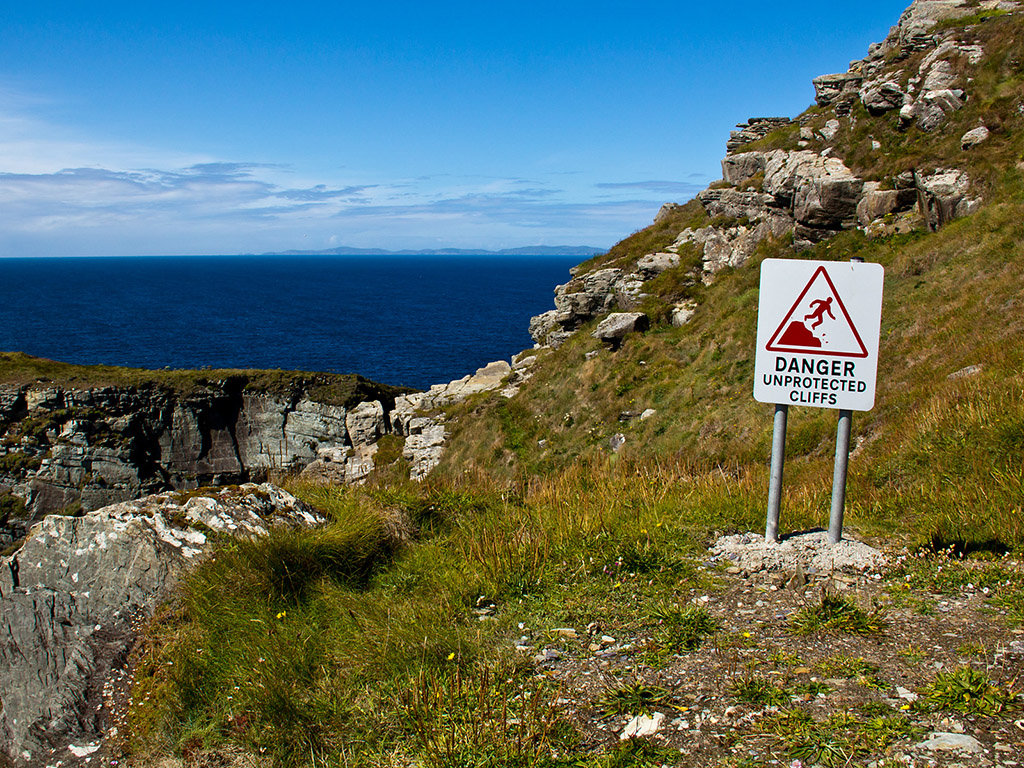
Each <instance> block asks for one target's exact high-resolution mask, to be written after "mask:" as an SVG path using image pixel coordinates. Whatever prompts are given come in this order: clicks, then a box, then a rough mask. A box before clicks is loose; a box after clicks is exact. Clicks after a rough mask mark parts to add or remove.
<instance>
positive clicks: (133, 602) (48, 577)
mask: <svg viewBox="0 0 1024 768" xmlns="http://www.w3.org/2000/svg"><path fill="white" fill-rule="evenodd" d="M322 522H323V518H321V517H320V516H319V515H318V514H317V513H315V512H314V511H313V510H311V509H310V508H309V507H307V506H306V505H304V504H303V503H302V502H300V501H299V500H298V499H296V498H295V497H293V496H292V495H291V494H289V493H287V492H286V491H283V490H281V489H280V488H277V487H275V486H272V485H260V486H257V485H252V484H250V485H243V486H241V487H239V488H236V489H225V490H223V491H220V492H214V493H213V494H212V495H211V496H192V497H189V498H183V496H181V495H178V494H165V495H157V496H150V497H147V498H144V499H138V500H135V501H131V502H125V503H121V504H116V505H113V506H109V507H104V508H102V509H99V510H97V511H95V512H91V513H89V514H87V515H85V516H83V517H62V516H58V515H49V516H47V517H45V518H44V519H43V520H42V521H41V522H40V523H39V524H38V525H36V526H35V527H34V528H33V529H32V532H31V535H30V536H29V537H28V539H27V540H26V541H25V544H24V546H23V547H22V548H21V549H20V550H19V551H17V552H16V553H15V554H14V555H12V556H10V557H4V558H0V637H2V638H3V642H0V691H3V698H2V701H3V705H2V707H0V753H3V754H5V755H6V756H7V757H9V758H10V759H12V760H13V761H14V762H15V763H16V764H17V763H21V762H28V761H30V760H32V759H33V758H34V757H36V756H37V755H38V754H39V753H41V752H46V751H47V750H50V749H53V748H56V747H58V746H60V745H62V744H64V743H66V742H67V740H68V739H69V738H72V737H79V736H83V735H88V736H95V735H96V734H97V728H98V726H99V723H98V722H97V720H96V713H95V711H93V710H90V709H89V707H90V706H94V705H95V704H96V702H90V701H88V700H87V699H88V697H89V696H90V694H91V692H95V691H97V690H99V689H100V687H101V685H100V683H101V682H102V681H101V678H102V676H103V675H104V674H105V673H106V672H108V671H109V670H110V669H111V667H112V666H116V665H118V664H120V663H121V662H123V656H124V653H125V652H126V649H127V643H128V640H129V638H130V634H131V630H130V624H131V621H132V620H133V619H134V618H136V617H138V616H139V615H145V614H147V613H148V612H150V611H151V610H152V607H153V606H154V604H155V602H156V601H157V600H158V599H159V598H160V597H161V596H162V595H164V594H165V593H166V591H167V590H168V589H169V588H170V587H171V586H172V585H173V584H174V583H175V580H176V579H177V577H178V576H179V574H180V573H181V572H182V569H183V568H185V567H186V566H187V564H188V563H190V562H192V561H194V560H195V559H196V558H197V557H199V556H200V555H201V554H202V552H203V551H204V550H205V549H206V547H207V545H208V536H207V533H206V532H205V531H211V530H212V531H217V532H221V533H225V534H232V535H245V536H259V535H264V534H266V532H267V531H268V530H269V528H270V526H271V525H274V524H286V525H296V526H309V525H317V524H320V523H322ZM87 710H88V711H87Z"/></svg>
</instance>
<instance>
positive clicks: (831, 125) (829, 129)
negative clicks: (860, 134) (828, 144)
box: [821, 119, 840, 141]
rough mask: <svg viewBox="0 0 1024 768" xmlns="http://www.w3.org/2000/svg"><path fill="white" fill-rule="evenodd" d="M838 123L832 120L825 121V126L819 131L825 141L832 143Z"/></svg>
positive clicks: (837, 129)
mask: <svg viewBox="0 0 1024 768" xmlns="http://www.w3.org/2000/svg"><path fill="white" fill-rule="evenodd" d="M839 125H840V124H839V121H838V120H835V119H832V120H828V121H826V123H825V125H824V126H823V127H822V129H821V135H822V137H823V138H824V139H825V141H832V139H834V138H835V137H836V134H838V133H839Z"/></svg>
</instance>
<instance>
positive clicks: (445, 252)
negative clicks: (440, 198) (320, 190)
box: [263, 245, 608, 257]
mask: <svg viewBox="0 0 1024 768" xmlns="http://www.w3.org/2000/svg"><path fill="white" fill-rule="evenodd" d="M607 250H608V249H607V248H594V247H592V246H588V245H528V246H524V247H523V248H505V249H504V250H501V251H487V250H484V249H482V248H480V249H476V250H472V249H466V248H437V249H429V248H428V249H423V250H419V251H386V250H383V249H381V248H349V247H347V246H341V247H339V248H328V249H327V250H323V251H272V252H270V253H265V254H263V255H264V256H580V257H587V256H594V255H596V254H598V253H605V252H606V251H607Z"/></svg>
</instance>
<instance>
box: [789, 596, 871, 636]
mask: <svg viewBox="0 0 1024 768" xmlns="http://www.w3.org/2000/svg"><path fill="white" fill-rule="evenodd" d="M789 627H790V629H791V630H792V631H793V632H794V633H796V634H798V635H812V634H817V633H842V634H850V635H874V634H878V633H880V632H882V631H883V630H884V629H885V621H884V620H883V619H882V617H881V616H880V614H879V612H878V611H877V610H874V611H870V612H868V611H865V610H864V609H863V608H861V607H860V606H859V605H857V603H856V602H854V601H853V600H852V599H851V598H848V597H845V596H843V595H837V594H831V593H826V594H823V595H822V597H821V601H820V602H819V603H818V604H817V605H809V606H806V607H804V608H801V609H800V610H799V611H797V612H796V613H794V614H793V615H792V616H790V618H789Z"/></svg>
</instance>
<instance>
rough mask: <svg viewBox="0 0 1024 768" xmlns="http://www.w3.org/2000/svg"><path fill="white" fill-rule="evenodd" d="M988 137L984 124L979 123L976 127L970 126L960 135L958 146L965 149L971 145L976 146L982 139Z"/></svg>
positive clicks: (985, 139)
mask: <svg viewBox="0 0 1024 768" xmlns="http://www.w3.org/2000/svg"><path fill="white" fill-rule="evenodd" d="M988 137H989V130H988V128H986V127H985V126H984V125H979V126H978V127H977V128H972V129H971V130H969V131H968V132H967V133H965V134H964V135H963V136H961V137H960V148H961V149H963V150H965V151H966V150H968V149H971V148H972V147H976V146H978V145H979V144H981V143H982V142H983V141H988Z"/></svg>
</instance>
